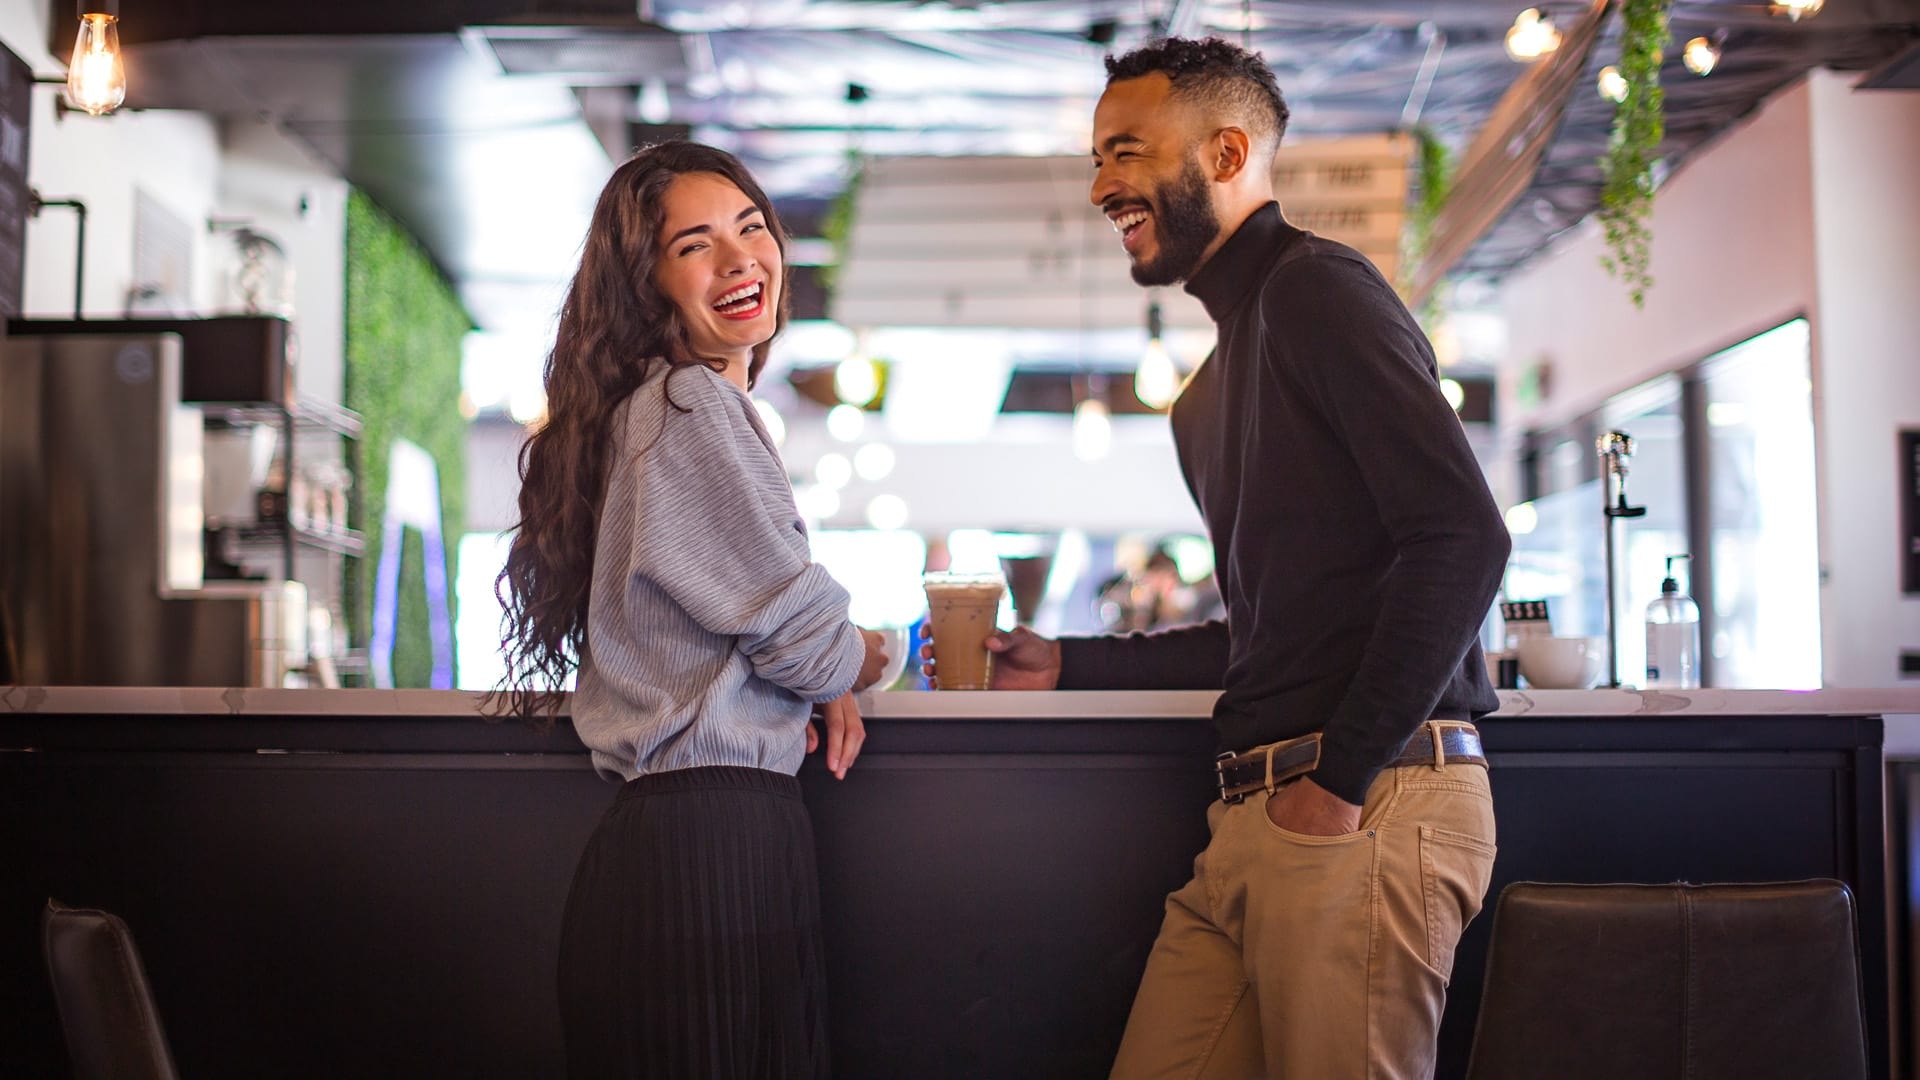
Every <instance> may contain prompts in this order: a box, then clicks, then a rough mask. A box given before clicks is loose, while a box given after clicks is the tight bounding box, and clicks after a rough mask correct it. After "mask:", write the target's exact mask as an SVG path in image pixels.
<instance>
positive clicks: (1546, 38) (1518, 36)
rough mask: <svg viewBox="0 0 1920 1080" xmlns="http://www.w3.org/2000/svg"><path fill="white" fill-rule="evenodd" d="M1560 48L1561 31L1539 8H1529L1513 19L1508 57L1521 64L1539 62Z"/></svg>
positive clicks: (1508, 37)
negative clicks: (1555, 27)
mask: <svg viewBox="0 0 1920 1080" xmlns="http://www.w3.org/2000/svg"><path fill="white" fill-rule="evenodd" d="M1559 47H1560V31H1558V30H1556V29H1554V26H1553V20H1552V19H1551V18H1549V17H1548V16H1547V14H1546V13H1545V12H1543V11H1541V10H1540V9H1539V8H1528V9H1526V10H1525V11H1522V12H1521V13H1520V14H1518V15H1516V16H1514V17H1513V26H1512V28H1511V29H1509V30H1508V31H1507V55H1508V56H1510V57H1512V58H1513V59H1515V60H1517V61H1520V62H1521V63H1528V62H1530V61H1534V60H1538V59H1540V58H1541V57H1542V56H1545V55H1547V54H1548V53H1550V52H1552V51H1554V50H1555V49H1558V48H1559Z"/></svg>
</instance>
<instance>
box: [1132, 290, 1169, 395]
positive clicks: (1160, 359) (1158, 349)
mask: <svg viewBox="0 0 1920 1080" xmlns="http://www.w3.org/2000/svg"><path fill="white" fill-rule="evenodd" d="M1161 333H1162V330H1161V320H1160V303H1159V301H1157V300H1156V301H1154V302H1152V303H1149V304H1148V305H1147V348H1146V350H1145V351H1144V352H1142V353H1141V354H1140V365H1139V366H1138V367H1137V368H1135V369H1134V372H1133V396H1134V397H1137V398H1139V399H1140V404H1142V405H1145V406H1146V407H1147V408H1149V409H1164V408H1166V407H1167V406H1168V405H1171V404H1173V399H1174V398H1175V397H1176V396H1177V395H1178V394H1179V393H1180V373H1179V372H1178V371H1175V370H1174V367H1173V357H1171V356H1169V355H1167V347H1166V345H1165V344H1164V343H1163V342H1162V341H1161V340H1160V338H1161Z"/></svg>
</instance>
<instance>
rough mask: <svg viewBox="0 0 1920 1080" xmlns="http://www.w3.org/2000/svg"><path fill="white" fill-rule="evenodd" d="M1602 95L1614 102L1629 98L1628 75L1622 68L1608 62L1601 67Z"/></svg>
mask: <svg viewBox="0 0 1920 1080" xmlns="http://www.w3.org/2000/svg"><path fill="white" fill-rule="evenodd" d="M1599 82H1600V96H1601V97H1603V98H1606V99H1607V100H1608V101H1612V102H1616V103H1617V102H1622V101H1625V100H1627V77H1626V76H1625V75H1622V74H1620V69H1619V68H1617V67H1614V66H1613V65H1612V64H1608V65H1607V66H1606V67H1603V68H1601V69H1600V80H1599Z"/></svg>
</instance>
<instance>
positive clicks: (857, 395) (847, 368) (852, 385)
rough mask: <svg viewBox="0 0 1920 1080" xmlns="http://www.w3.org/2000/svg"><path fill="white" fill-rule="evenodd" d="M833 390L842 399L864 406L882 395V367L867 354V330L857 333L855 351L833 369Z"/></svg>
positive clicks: (850, 403)
mask: <svg viewBox="0 0 1920 1080" xmlns="http://www.w3.org/2000/svg"><path fill="white" fill-rule="evenodd" d="M833 392H834V393H835V394H836V395H838V396H839V398H840V400H841V401H844V402H846V403H847V404H849V405H855V406H860V407H862V408H864V407H865V406H867V405H871V404H872V403H873V399H874V398H877V397H879V396H880V367H879V365H878V364H875V363H874V362H873V360H872V359H871V358H870V357H868V356H867V335H866V332H865V331H861V332H859V333H857V334H856V335H855V337H854V346H853V352H852V353H850V354H848V356H847V358H846V359H845V360H842V361H840V363H839V366H837V367H835V368H834V369H833Z"/></svg>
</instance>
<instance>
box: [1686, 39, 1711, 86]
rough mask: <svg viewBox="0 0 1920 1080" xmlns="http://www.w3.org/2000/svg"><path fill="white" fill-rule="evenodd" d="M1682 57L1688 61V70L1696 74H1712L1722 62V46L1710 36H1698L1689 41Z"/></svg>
mask: <svg viewBox="0 0 1920 1080" xmlns="http://www.w3.org/2000/svg"><path fill="white" fill-rule="evenodd" d="M1680 59H1681V60H1682V61H1684V62H1685V63H1686V65H1687V70H1688V71H1691V72H1693V73H1694V74H1695V75H1699V76H1702V77H1704V76H1707V75H1711V74H1713V69H1714V67H1715V65H1717V64H1719V63H1720V47H1719V46H1717V45H1715V44H1714V43H1713V42H1712V41H1711V40H1710V39H1708V38H1704V37H1697V38H1694V39H1693V40H1692V41H1689V42H1687V50H1686V51H1685V52H1683V53H1681V54H1680Z"/></svg>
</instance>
